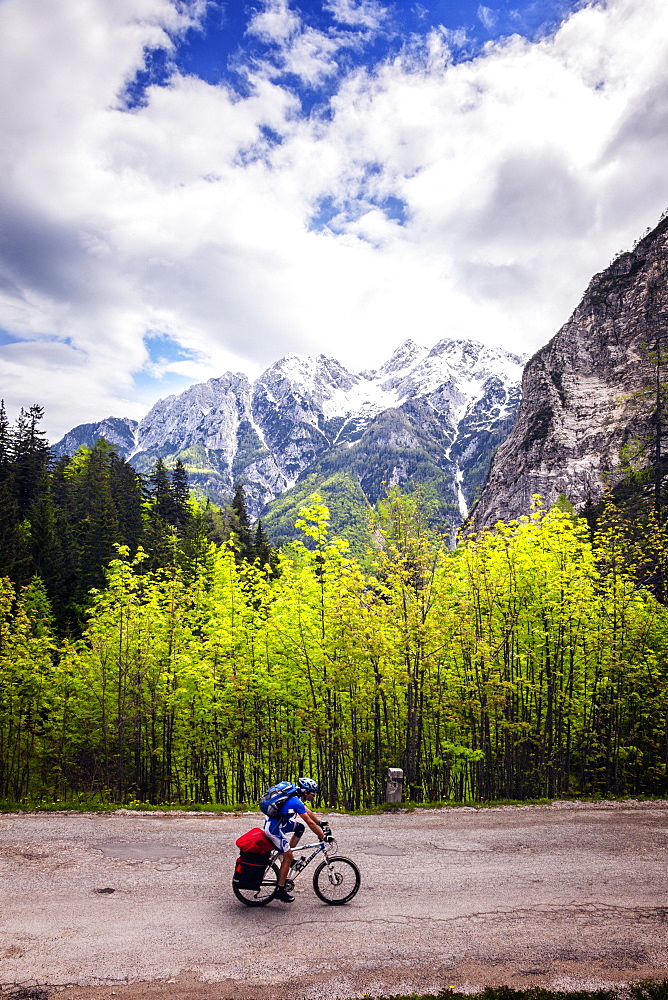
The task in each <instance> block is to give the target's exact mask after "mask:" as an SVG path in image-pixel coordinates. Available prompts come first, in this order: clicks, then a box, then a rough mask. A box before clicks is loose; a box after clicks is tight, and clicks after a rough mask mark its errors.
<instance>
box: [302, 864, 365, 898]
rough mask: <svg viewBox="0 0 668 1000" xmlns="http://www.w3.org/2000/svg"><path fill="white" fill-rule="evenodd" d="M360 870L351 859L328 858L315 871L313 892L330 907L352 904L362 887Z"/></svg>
mask: <svg viewBox="0 0 668 1000" xmlns="http://www.w3.org/2000/svg"><path fill="white" fill-rule="evenodd" d="M361 881H362V877H361V875H360V870H359V868H358V867H357V865H356V864H355V862H354V861H351V860H350V858H339V857H337V858H327V860H326V861H323V862H322V863H321V864H319V865H318V867H317V868H316V870H315V874H314V876H313V891H314V892H315V894H316V896H317V897H318V899H321V900H322V901H323V903H329V905H330V906H343V904H344V903H348V902H350V900H351V899H352V898H353V896H354V895H355V893H356V892H357V890H358V889H359V887H360V882H361Z"/></svg>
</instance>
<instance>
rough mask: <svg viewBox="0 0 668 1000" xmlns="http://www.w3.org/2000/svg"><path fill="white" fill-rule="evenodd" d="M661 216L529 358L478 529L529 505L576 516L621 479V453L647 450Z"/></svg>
mask: <svg viewBox="0 0 668 1000" xmlns="http://www.w3.org/2000/svg"><path fill="white" fill-rule="evenodd" d="M667 279H668V217H667V218H664V219H662V221H661V222H660V223H659V225H658V226H657V227H656V228H655V229H654V230H653V231H652V232H650V233H649V234H648V235H647V236H645V237H644V238H643V239H642V240H640V242H639V243H638V244H637V245H636V246H635V248H634V249H633V250H632V251H630V252H629V253H624V254H621V255H620V256H618V257H617V258H616V259H615V260H614V261H613V262H612V264H611V265H610V266H609V267H608V268H607V269H606V270H605V271H602V272H601V273H600V274H597V275H596V276H595V277H594V278H593V279H592V281H591V283H590V285H589V287H588V288H587V290H586V292H585V294H584V297H583V299H582V301H581V302H580V304H579V306H578V307H577V309H576V310H575V312H574V313H573V315H572V316H571V317H570V319H569V320H568V322H567V323H566V324H565V325H564V326H563V327H562V328H561V330H559V332H558V333H557V334H556V336H555V337H554V338H553V339H552V340H551V341H550V343H549V344H547V345H546V346H545V347H543V348H542V350H540V351H538V353H537V354H536V355H535V356H534V357H533V358H531V360H530V361H529V362H528V363H527V365H526V368H525V370H524V376H523V380H522V403H521V406H520V409H519V412H518V416H517V420H516V423H515V426H514V428H513V431H512V433H511V434H510V435H509V436H508V437H507V438H506V440H505V441H504V442H503V443H502V444H501V445H500V447H499V449H498V451H497V452H496V455H495V457H494V460H493V462H492V465H491V467H490V471H489V476H488V479H487V482H486V485H485V487H484V490H483V492H482V495H481V497H480V501H479V502H478V504H477V505H476V507H475V510H474V511H473V513H472V517H471V522H470V523H471V525H472V527H473V528H475V529H480V528H482V527H485V526H489V525H492V524H494V523H495V522H496V521H497V520H500V519H504V520H505V519H508V518H515V517H518V516H519V515H521V514H526V513H527V512H528V510H529V507H530V504H531V499H532V496H533V495H534V494H536V493H539V494H541V495H542V497H543V498H544V500H545V502H546V503H547V504H550V503H553V502H554V501H555V500H556V499H557V497H558V496H559V495H560V494H562V493H563V494H565V495H566V496H567V497H568V498H569V500H570V501H571V502H572V503H573V504H575V506H576V507H581V506H582V505H583V504H584V503H585V502H586V501H587V499H588V498H591V499H592V500H597V499H599V498H600V497H601V496H602V495H603V493H604V492H605V489H606V486H607V485H608V484H614V483H615V482H616V481H618V480H619V479H620V478H621V476H622V475H623V472H622V463H623V454H622V452H623V449H624V446H625V445H626V444H628V443H630V442H632V441H634V440H644V441H647V440H648V439H649V437H651V435H652V433H653V430H652V427H651V426H650V422H649V413H650V410H651V393H652V387H653V384H654V383H655V380H656V366H655V364H654V363H653V361H652V351H653V347H654V345H655V343H656V339H657V335H660V333H661V331H662V330H664V331H665V333H666V335H667V338H666V339H668V328H667V327H666V322H667V317H668V280H667Z"/></svg>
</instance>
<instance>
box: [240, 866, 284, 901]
mask: <svg viewBox="0 0 668 1000" xmlns="http://www.w3.org/2000/svg"><path fill="white" fill-rule="evenodd" d="M232 890H233V892H234V895H235V896H236V897H237V899H238V900H240V901H241V902H242V903H245V904H246V906H266V905H267V903H271V901H272V899H273V898H274V896H275V895H276V892H277V891H278V868H277V867H276V865H274V864H271V865H269V867H268V868H267V870H266V872H265V873H264V878H263V879H262V884H261V885H260V888H259V889H240V888H239V886H238V885H235V884H234V882H233V883H232Z"/></svg>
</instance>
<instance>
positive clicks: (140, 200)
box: [0, 0, 668, 440]
mask: <svg viewBox="0 0 668 1000" xmlns="http://www.w3.org/2000/svg"><path fill="white" fill-rule="evenodd" d="M0 60H1V61H2V65H3V74H2V79H1V80H0V109H1V110H0V172H1V175H2V176H1V178H0V181H1V183H0V369H1V371H2V393H3V395H4V397H5V399H6V401H7V404H8V409H9V411H10V413H12V412H16V410H17V409H18V408H19V407H20V406H22V405H23V406H28V405H30V404H31V403H33V402H39V403H41V404H43V405H44V406H45V407H46V411H47V418H48V427H49V432H50V435H51V437H52V439H54V440H55V439H56V438H57V437H58V436H60V434H62V433H63V432H64V431H65V430H67V429H69V428H70V427H71V426H74V425H75V424H77V423H81V422H84V421H90V420H95V419H101V418H103V417H106V416H109V415H112V414H113V415H117V416H134V417H141V416H142V415H143V414H144V413H145V412H146V411H147V409H148V407H149V406H150V405H151V404H152V403H153V402H154V401H155V400H156V399H158V398H160V397H162V396H165V395H167V394H169V393H172V392H177V391H179V390H180V389H182V388H184V387H185V386H186V385H188V384H190V383H192V382H193V381H203V380H205V379H207V378H210V377H213V376H217V375H220V374H222V373H223V372H224V371H226V370H234V371H245V372H247V373H248V374H250V375H254V374H256V373H258V372H259V371H261V370H262V369H263V368H264V367H266V366H267V365H269V364H271V363H272V362H273V361H274V360H276V359H277V358H278V357H280V356H281V355H282V354H284V353H287V352H289V351H297V352H300V353H307V354H317V353H325V354H331V355H333V356H336V357H337V358H339V360H341V361H342V362H343V363H344V364H346V365H347V366H348V367H350V368H351V369H355V368H368V367H374V366H377V365H379V364H381V363H382V362H383V360H385V358H386V357H388V356H389V355H390V354H391V353H392V351H393V350H394V349H395V348H396V347H397V346H398V345H399V344H400V343H401V342H402V341H403V340H405V339H406V338H408V337H412V338H413V339H415V340H417V341H420V342H422V343H424V344H426V345H431V344H433V343H435V342H436V341H437V340H438V339H440V338H441V337H444V336H452V337H460V336H461V337H473V338H475V339H478V340H482V341H484V342H486V343H490V344H497V345H499V346H502V347H505V348H507V349H509V350H512V351H515V352H517V353H526V352H532V351H534V350H535V349H537V348H538V347H540V346H541V345H542V344H543V343H545V342H546V341H547V340H548V339H549V338H550V337H551V336H552V335H553V334H554V333H555V332H556V330H557V329H558V328H559V326H560V325H561V324H562V323H563V322H564V321H565V320H566V319H567V317H568V315H569V313H570V312H571V311H572V309H573V308H574V307H575V305H576V304H577V301H578V299H579V297H580V296H581V294H582V291H583V290H584V288H585V286H586V284H587V282H588V280H589V279H590V277H591V276H592V274H593V273H594V272H595V271H597V270H600V269H601V268H603V267H605V266H606V265H607V263H608V262H609V260H610V259H611V257H612V256H614V254H615V253H616V252H618V251H619V250H621V249H625V248H628V247H629V246H630V245H632V243H633V241H634V240H635V239H637V238H638V237H639V236H641V235H642V233H643V232H644V231H645V229H646V228H647V227H648V226H652V225H654V224H655V223H656V221H657V220H658V218H659V215H660V214H661V212H662V211H663V210H664V209H665V208H666V206H667V205H668V181H667V177H668V171H667V170H666V160H667V154H668V127H667V126H668V121H667V118H668V68H667V67H668V5H666V4H665V2H664V0H606V2H597V0H593V2H590V3H587V2H582V3H573V2H568V0H561V2H557V0H535V2H533V3H528V4H527V3H512V2H508V0H500V2H497V3H494V4H492V3H491V0H490V3H489V5H486V4H479V3H468V2H463V0H438V2H431V3H430V2H426V0H425V2H420V0H415V2H395V3H391V2H382V0H325V2H322V0H308V2H302V3H293V2H291V0H253V2H252V3H243V2H232V0H229V2H223V0H211V2H207V0H190V2H189V0H114V3H113V4H110V3H108V2H107V0H59V2H58V4H53V2H51V0H3V2H1V3H0ZM2 91H4V92H2Z"/></svg>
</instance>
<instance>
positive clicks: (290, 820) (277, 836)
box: [264, 778, 326, 903]
mask: <svg viewBox="0 0 668 1000" xmlns="http://www.w3.org/2000/svg"><path fill="white" fill-rule="evenodd" d="M317 791H318V783H317V782H316V781H314V780H313V778H298V779H297V791H296V792H295V793H294V794H293V795H291V796H290V798H289V799H286V801H285V802H284V803H283V805H282V806H281V813H280V816H277V817H276V818H275V819H272V818H271V817H269V816H267V818H266V819H265V821H264V832H265V835H266V836H267V837H268V838H269V840H271V842H272V844H274V845H275V847H276V850H277V851H280V853H281V854H282V855H283V857H282V858H281V867H280V869H279V872H278V892H277V893H276V899H280V900H281V902H283V903H293V902H294V899H295V897H294V896H291V895H290V893H289V892H288V891H287V889H286V888H285V880H286V879H287V877H288V872H289V871H290V865H291V864H292V862H293V861H294V854H293V853H292V848H293V847H296V846H297V844H298V843H299V840H300V838H301V836H302V834H303V833H304V830H305V827H304V823H306V826H308V827H310V829H311V830H313V832H314V833H315V834H316V836H317V837H318V838H319V839H320V840H325V839H326V835H325V832H324V830H323V829H322V827H321V826H320V823H319V821H318V817H317V816H316V815H315V813H314V812H313V811H312V810H311V809H309V807H308V806H307V805H306V802H305V801H304V800H305V799H306V800H308V801H309V802H312V801H313V798H314V796H315V793H316V792H317ZM297 816H300V817H302V818H303V820H304V823H301V822H300V821H299V820H298V819H296V817H297ZM290 835H291V836H290ZM288 837H290V839H289V840H288Z"/></svg>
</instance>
